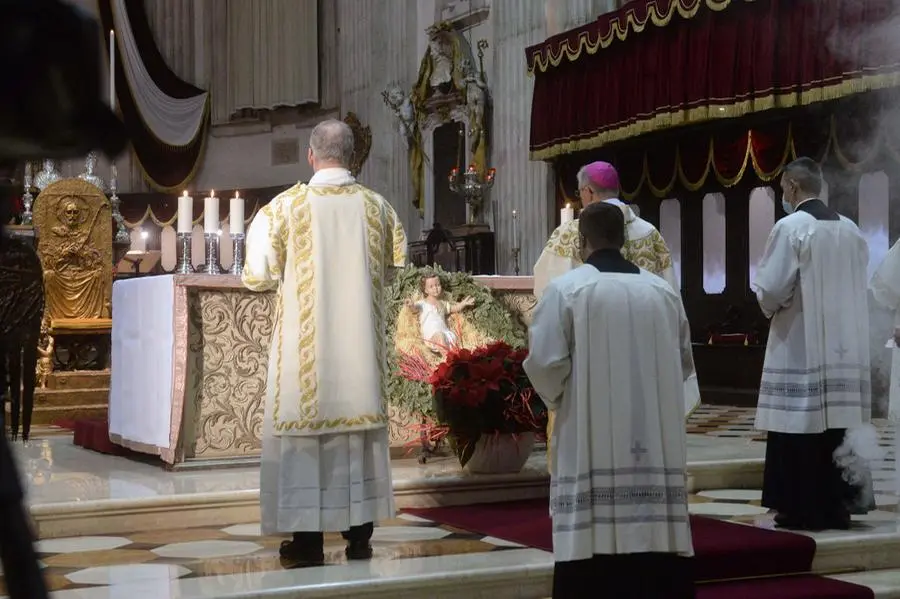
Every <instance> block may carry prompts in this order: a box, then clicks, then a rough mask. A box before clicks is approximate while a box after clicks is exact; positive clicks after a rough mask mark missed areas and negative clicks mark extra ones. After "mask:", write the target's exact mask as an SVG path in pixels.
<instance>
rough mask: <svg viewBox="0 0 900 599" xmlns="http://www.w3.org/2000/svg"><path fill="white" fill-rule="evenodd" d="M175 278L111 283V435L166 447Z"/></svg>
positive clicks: (129, 440) (170, 418)
mask: <svg viewBox="0 0 900 599" xmlns="http://www.w3.org/2000/svg"><path fill="white" fill-rule="evenodd" d="M174 307H175V277H174V276H172V275H160V276H152V277H141V278H136V279H127V280H123V281H116V282H115V284H113V292H112V335H111V336H112V356H111V366H110V389H109V433H110V436H112V437H115V438H117V439H121V440H122V441H127V442H130V444H142V445H150V446H154V447H168V446H169V431H170V429H171V420H172V378H173V368H172V366H173V347H174V344H175V331H174V327H173V322H174V318H173V317H174Z"/></svg>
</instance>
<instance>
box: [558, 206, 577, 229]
mask: <svg viewBox="0 0 900 599" xmlns="http://www.w3.org/2000/svg"><path fill="white" fill-rule="evenodd" d="M573 220H575V209H574V208H572V204H566V207H565V208H562V209H561V210H560V211H559V224H561V225H564V224H566V223H570V222H572V221H573Z"/></svg>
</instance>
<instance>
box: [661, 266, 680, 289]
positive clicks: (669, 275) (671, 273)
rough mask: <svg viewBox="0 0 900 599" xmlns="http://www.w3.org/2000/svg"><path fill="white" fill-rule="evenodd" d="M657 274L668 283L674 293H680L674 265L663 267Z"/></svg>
mask: <svg viewBox="0 0 900 599" xmlns="http://www.w3.org/2000/svg"><path fill="white" fill-rule="evenodd" d="M659 276H660V277H662V278H663V279H664V280H665V281H666V283H668V284H669V286H670V287H671V288H672V290H673V291H675V293H681V285H679V284H678V278H677V277H676V276H675V268H674V267H672V266H669V267H668V268H665V269H663V271H662V272H661V273H659Z"/></svg>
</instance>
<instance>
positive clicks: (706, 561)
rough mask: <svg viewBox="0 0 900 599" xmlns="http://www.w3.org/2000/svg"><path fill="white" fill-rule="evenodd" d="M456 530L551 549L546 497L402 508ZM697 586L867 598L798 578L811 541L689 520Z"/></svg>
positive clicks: (795, 597)
mask: <svg viewBox="0 0 900 599" xmlns="http://www.w3.org/2000/svg"><path fill="white" fill-rule="evenodd" d="M404 511H405V512H407V513H409V514H413V515H416V516H420V517H422V518H427V519H429V520H433V521H435V522H440V523H442V524H447V525H450V526H453V527H456V528H462V529H464V530H470V531H472V532H476V533H479V534H483V535H486V536H492V537H497V538H499V539H505V540H507V541H512V542H514V543H519V544H521V545H526V546H528V547H535V548H538V549H543V550H545V551H553V539H552V536H551V528H550V515H549V510H548V507H547V500H546V499H537V500H529V501H515V502H508V503H486V504H480V505H467V506H454V507H438V508H420V509H418V508H417V509H407V510H404ZM691 532H692V534H693V538H694V552H695V554H696V558H695V560H694V564H695V568H696V574H695V580H697V581H698V582H704V581H709V582H712V581H716V580H729V579H746V578H754V577H760V576H779V575H781V576H785V575H796V574H801V575H802V576H786V577H784V578H774V579H763V580H735V581H732V582H720V583H715V584H706V585H701V586H699V587H698V595H697V596H698V599H813V598H816V599H872V598H873V597H874V595H873V593H872V592H871V591H870V590H869V589H867V588H865V587H861V586H858V585H853V584H848V583H844V582H839V581H836V580H830V579H827V578H822V577H819V576H812V575H803V574H806V573H807V572H809V568H810V566H811V565H812V560H813V557H814V555H815V552H816V542H815V541H814V540H813V539H811V538H810V537H807V536H804V535H799V534H793V533H789V532H781V531H774V530H766V529H762V528H755V527H752V526H745V525H742V524H735V523H732V522H726V521H723V520H715V519H712V518H702V517H695V516H691Z"/></svg>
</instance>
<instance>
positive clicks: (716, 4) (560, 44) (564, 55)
mask: <svg viewBox="0 0 900 599" xmlns="http://www.w3.org/2000/svg"><path fill="white" fill-rule="evenodd" d="M737 1H738V0H672V2H671V4H669V6H668V9H664V8H660V7H659V3H658V2H656V1H655V0H654V1H651V2H649V3H648V4H647V8H646V14H645V15H644V18H643V20H641V18H640V17H638V16H637V11H636V9H634V8H628V7H626V8H624V9H623V10H621V11H620V12H619V13H618V14H617V15H616V16H614V17H612V18H611V19H610V20H609V28H608V29H607V30H606V31H605V32H599V31H597V32H594V33H595V34H596V39H591V35H592V34H591V32H589V31H581V32H579V34H578V38H577V41H575V42H574V47H573V46H572V45H571V41H570V39H569V38H565V39H562V40H558V41H556V40H554V41H548V42H544V44H542V45H541V47H540V48H539V49H537V50H535V51H534V52H532V54H531V57H530V59H529V60H528V74H529V75H533V74H534V72H535V71H540V72H541V73H544V72H546V71H547V70H548V69H550V68H556V67H558V66H559V65H560V64H561V63H562V62H563V60H566V61H568V62H575V61H576V60H578V59H579V58H581V55H582V54H584V53H587V54H589V55H593V54H596V53H597V52H598V51H600V50H602V49H605V48H608V47H609V46H610V45H611V44H612V43H613V42H614V41H616V40H619V41H620V42H624V41H625V40H626V39H627V38H628V34H629V33H635V34H640V33H643V31H644V30H645V29H646V28H647V25H648V24H652V25H655V26H656V27H665V26H667V25H668V24H669V23H671V21H672V19H673V18H674V17H675V15H676V14H677V15H678V16H680V17H681V18H682V19H685V20H689V19H693V18H694V17H696V16H697V14H698V13H699V12H700V10H701V9H702V8H703V7H706V8H707V9H709V10H711V11H713V12H722V11H723V10H725V9H726V8H728V7H729V6H731V5H732V4H734V3H735V2H737ZM743 1H744V2H755V1H756V0H743ZM560 35H564V34H560ZM554 44H556V48H555V49H554V48H553V47H552V46H553V45H554Z"/></svg>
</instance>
